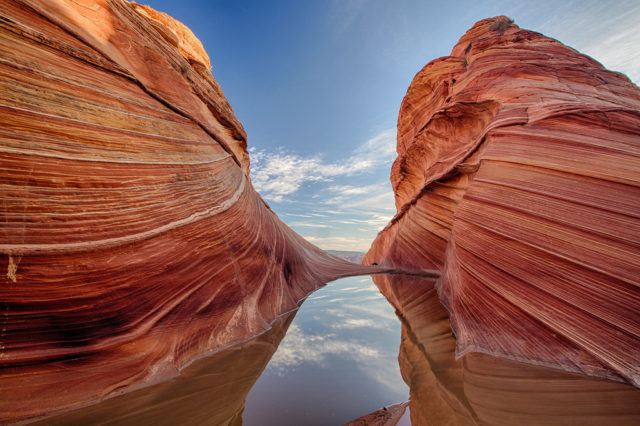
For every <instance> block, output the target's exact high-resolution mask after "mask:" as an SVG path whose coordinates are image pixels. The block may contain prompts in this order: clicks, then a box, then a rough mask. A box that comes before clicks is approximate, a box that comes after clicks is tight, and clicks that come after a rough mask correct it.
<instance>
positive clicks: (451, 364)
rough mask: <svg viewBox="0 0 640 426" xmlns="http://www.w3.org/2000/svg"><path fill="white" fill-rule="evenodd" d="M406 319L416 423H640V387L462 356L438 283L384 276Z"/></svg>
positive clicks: (405, 369)
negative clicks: (457, 347) (460, 355)
mask: <svg viewBox="0 0 640 426" xmlns="http://www.w3.org/2000/svg"><path fill="white" fill-rule="evenodd" d="M373 280H374V282H375V283H376V285H377V286H378V288H379V289H380V291H381V292H382V293H383V294H384V295H385V297H387V299H388V300H389V302H390V303H391V304H392V305H393V306H394V307H395V308H396V312H397V313H398V315H399V317H400V319H401V320H402V340H401V343H400V354H399V356H398V362H399V365H400V371H401V373H402V377H403V379H404V381H405V382H406V383H407V384H408V385H409V389H410V401H409V406H410V415H411V424H412V425H414V426H419V425H503V426H511V425H557V426H561V425H569V424H570V425H594V426H595V425H602V424H615V425H629V426H633V425H637V424H638V423H639V422H640V389H638V388H635V387H633V386H631V385H629V384H625V383H619V382H614V381H611V380H607V379H602V378H598V377H592V376H586V375H583V374H576V373H568V372H565V371H561V370H558V369H555V368H548V367H542V366H537V365H532V364H530V363H522V362H517V361H513V360H510V359H506V358H504V357H495V356H491V355H486V354H482V353H478V352H470V353H467V354H466V355H464V356H463V357H460V358H456V356H455V348H456V341H455V337H454V335H453V333H452V331H451V327H450V318H449V314H448V313H447V311H446V309H445V308H444V307H443V306H442V303H440V300H439V298H438V294H437V292H436V290H435V288H434V283H435V282H434V280H425V279H422V278H420V277H415V276H413V277H412V276H403V275H376V276H374V277H373Z"/></svg>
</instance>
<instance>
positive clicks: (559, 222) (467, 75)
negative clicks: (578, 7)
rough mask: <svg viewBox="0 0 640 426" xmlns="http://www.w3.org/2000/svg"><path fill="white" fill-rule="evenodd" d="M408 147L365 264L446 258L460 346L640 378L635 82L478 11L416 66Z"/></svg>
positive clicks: (403, 143)
mask: <svg viewBox="0 0 640 426" xmlns="http://www.w3.org/2000/svg"><path fill="white" fill-rule="evenodd" d="M397 152H398V158H397V160H396V161H395V163H394V165H393V168H392V172H391V181H392V184H393V188H394V191H395V195H396V207H397V209H398V213H397V215H396V216H395V217H394V218H393V220H392V221H391V222H390V223H389V224H388V225H387V227H386V228H385V229H384V230H383V231H382V232H381V233H380V234H379V235H378V237H377V238H376V240H375V242H374V243H373V245H372V247H371V249H370V251H369V252H368V254H367V256H366V257H365V260H364V262H365V263H367V264H372V263H373V262H375V263H377V264H380V265H385V266H399V267H409V268H434V269H439V270H441V271H442V277H441V278H440V279H439V280H438V281H437V282H436V284H435V287H434V288H435V290H437V292H438V295H439V298H440V300H441V301H442V303H443V304H444V306H445V307H446V309H447V310H448V311H449V313H450V314H451V323H452V326H453V332H454V333H455V337H456V354H457V356H458V357H460V356H462V355H465V354H472V353H475V354H476V355H474V357H475V356H479V355H477V354H481V353H484V354H488V355H492V356H497V357H502V358H505V359H510V360H514V361H522V362H525V363H529V364H533V365H538V366H547V367H553V368H556V369H561V370H565V371H568V372H575V373H582V374H587V375H590V376H597V377H602V378H606V379H610V380H614V381H620V382H627V383H630V384H633V385H634V386H640V364H639V363H638V360H639V359H640V288H639V284H640V281H639V279H638V277H640V250H639V249H640V220H639V218H640V191H639V190H638V186H639V185H640V89H639V88H638V87H637V86H636V85H634V84H633V83H632V82H630V81H629V79H628V78H627V77H625V76H624V75H622V74H619V73H615V72H611V71H608V70H606V69H604V68H603V67H602V65H600V64H599V63H598V62H596V61H595V60H593V59H591V58H589V57H587V56H585V55H582V54H580V53H579V52H577V51H575V50H573V49H571V48H570V47H567V46H565V45H563V44H562V43H560V42H559V41H556V40H553V39H550V38H548V37H545V36H543V35H541V34H538V33H535V32H533V31H527V30H523V29H520V28H519V27H518V26H516V25H514V24H513V23H512V22H511V21H510V20H509V19H508V18H506V17H496V18H492V19H487V20H483V21H479V22H478V23H476V24H475V25H474V26H473V28H471V29H470V30H469V31H468V32H467V33H466V34H465V35H464V36H463V37H462V38H461V39H460V41H459V42H458V44H457V45H456V46H455V47H454V48H453V50H452V52H451V55H450V56H447V57H443V58H439V59H436V60H434V61H432V62H430V63H429V64H427V65H426V66H425V67H424V68H423V69H422V70H421V71H420V72H418V74H417V75H416V76H415V78H414V79H413V81H412V83H411V85H410V87H409V89H408V90H407V94H406V96H405V98H404V100H403V102H402V106H401V109H400V114H399V118H398V141H397ZM435 290H433V291H435ZM425 291H427V290H425ZM429 291H431V290H429ZM414 303H417V302H414ZM407 356H408V355H407ZM469 359H471V358H469ZM469 362H470V361H469ZM446 368H448V367H446ZM456 368H458V367H456ZM451 372H452V374H459V373H456V372H455V370H451ZM451 392H453V393H455V389H454V390H452V391H451ZM451 392H449V393H451ZM443 398H449V396H447V394H444V395H443ZM454 399H455V398H454ZM462 408H464V407H462ZM459 412H460V413H465V410H459ZM464 415H465V416H467V417H468V415H467V414H464ZM412 416H413V411H412Z"/></svg>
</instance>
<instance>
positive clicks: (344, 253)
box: [327, 250, 365, 264]
mask: <svg viewBox="0 0 640 426" xmlns="http://www.w3.org/2000/svg"><path fill="white" fill-rule="evenodd" d="M327 253H329V254H331V255H333V256H336V257H339V258H341V259H344V260H348V261H349V262H353V263H358V264H360V263H362V260H363V259H364V255H365V253H362V252H359V251H348V250H327Z"/></svg>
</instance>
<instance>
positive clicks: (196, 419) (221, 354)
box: [41, 276, 409, 426]
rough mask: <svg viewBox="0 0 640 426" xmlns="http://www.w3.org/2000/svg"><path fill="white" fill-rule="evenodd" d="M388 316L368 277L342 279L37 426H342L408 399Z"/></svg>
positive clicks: (395, 328) (396, 335)
mask: <svg viewBox="0 0 640 426" xmlns="http://www.w3.org/2000/svg"><path fill="white" fill-rule="evenodd" d="M394 312H395V311H394V309H393V308H392V307H391V305H390V304H389V303H388V302H387V300H386V299H385V298H384V296H382V295H381V294H380V293H379V292H378V290H377V288H376V286H375V285H374V284H373V281H372V280H371V278H370V277H368V276H367V277H352V278H345V279H341V280H338V281H335V282H332V283H329V284H328V285H327V286H326V287H323V288H321V289H319V290H318V291H316V292H315V293H313V294H311V295H310V296H309V298H308V299H307V300H306V301H305V302H304V303H303V305H302V307H301V308H300V309H299V310H298V311H297V312H296V311H294V312H290V313H287V314H284V315H282V316H281V317H279V318H278V319H277V320H276V321H274V322H273V324H272V326H271V328H270V329H269V330H267V331H266V332H265V333H263V334H260V335H258V336H254V337H252V338H251V339H249V340H247V341H245V342H243V343H240V344H237V345H234V346H232V347H229V348H226V349H223V350H220V351H218V352H216V353H214V354H211V355H209V356H207V357H204V358H201V359H199V360H197V361H195V362H193V363H192V364H190V365H189V366H187V367H186V368H184V369H183V370H182V371H181V372H180V374H179V375H177V376H176V377H174V378H172V379H169V380H167V381H164V382H162V383H159V384H156V385H152V386H147V387H144V388H142V389H138V390H135V391H132V392H129V393H126V394H122V395H118V396H115V397H112V398H109V399H106V400H104V401H103V402H101V403H98V404H95V405H91V406H88V407H85V408H81V409H78V410H74V411H70V412H67V413H63V414H60V415H57V416H54V417H49V418H47V419H44V420H43V421H42V422H41V424H46V425H69V424H92V425H93V424H95V425H136V426H137V425H141V424H153V425H156V426H158V425H175V424H180V425H201V424H207V425H218V424H220V425H234V426H238V425H241V424H244V425H261V426H269V425H340V424H342V423H345V422H348V421H350V420H354V419H356V418H358V417H360V416H363V415H365V414H368V413H370V412H371V411H374V410H377V409H379V408H381V407H383V406H387V405H391V404H394V403H397V402H403V401H406V400H407V399H408V394H409V390H408V388H407V386H406V385H405V383H404V382H403V380H402V378H401V376H400V371H399V367H398V359H397V354H398V347H399V345H400V336H401V324H400V321H399V320H398V318H397V317H396V315H395V313H394Z"/></svg>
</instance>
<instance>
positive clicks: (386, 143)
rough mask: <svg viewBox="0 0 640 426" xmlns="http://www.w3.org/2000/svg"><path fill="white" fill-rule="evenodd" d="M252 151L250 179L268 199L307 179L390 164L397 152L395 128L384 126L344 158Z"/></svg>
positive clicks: (295, 188) (279, 196) (294, 188)
mask: <svg viewBox="0 0 640 426" xmlns="http://www.w3.org/2000/svg"><path fill="white" fill-rule="evenodd" d="M249 154H250V155H251V180H252V182H253V186H254V187H255V189H256V190H257V191H258V192H259V193H260V194H261V195H262V196H263V197H264V198H266V199H267V200H270V201H275V202H280V201H284V200H285V199H286V198H285V197H286V196H288V195H291V194H294V193H295V192H297V191H298V190H299V189H300V187H301V186H302V185H303V184H304V183H307V182H319V181H325V182H330V181H332V180H333V179H334V178H335V177H339V176H353V175H356V174H359V173H363V172H366V171H370V170H372V169H373V168H375V167H378V166H380V165H384V164H387V163H388V164H389V165H390V163H391V160H393V158H394V156H395V129H389V130H385V131H384V132H381V133H380V134H378V135H377V136H375V137H373V138H371V139H369V140H368V141H366V142H365V143H363V144H362V145H361V146H359V147H358V148H356V149H355V150H354V151H353V152H352V153H351V155H349V156H348V157H347V158H346V159H345V160H343V161H340V162H335V163H327V162H324V161H323V160H322V157H321V156H320V155H312V156H309V157H302V156H300V155H298V154H295V153H287V152H284V151H283V150H278V151H276V152H273V153H270V152H265V151H260V150H257V149H255V148H250V149H249Z"/></svg>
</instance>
